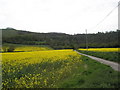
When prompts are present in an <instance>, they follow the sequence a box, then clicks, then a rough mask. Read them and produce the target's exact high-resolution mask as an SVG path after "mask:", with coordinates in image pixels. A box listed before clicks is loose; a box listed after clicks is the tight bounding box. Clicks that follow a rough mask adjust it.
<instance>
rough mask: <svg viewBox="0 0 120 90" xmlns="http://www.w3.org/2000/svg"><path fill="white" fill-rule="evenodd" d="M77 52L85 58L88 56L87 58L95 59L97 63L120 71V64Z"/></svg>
mask: <svg viewBox="0 0 120 90" xmlns="http://www.w3.org/2000/svg"><path fill="white" fill-rule="evenodd" d="M76 52H77V53H79V54H80V55H84V56H87V57H89V58H91V59H94V60H96V61H98V62H100V63H103V64H106V65H109V66H111V67H112V68H113V69H114V70H116V71H120V64H118V63H115V62H112V61H108V60H105V59H101V58H97V57H94V56H90V55H86V54H83V53H80V52H78V51H76Z"/></svg>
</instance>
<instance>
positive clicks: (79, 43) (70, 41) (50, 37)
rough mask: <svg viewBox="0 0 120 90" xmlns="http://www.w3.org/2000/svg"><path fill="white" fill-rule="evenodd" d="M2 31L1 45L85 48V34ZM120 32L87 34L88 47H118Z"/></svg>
mask: <svg viewBox="0 0 120 90" xmlns="http://www.w3.org/2000/svg"><path fill="white" fill-rule="evenodd" d="M0 30H2V43H3V44H4V43H14V44H25V45H49V46H50V47H52V48H54V49H64V48H85V47H86V40H85V39H86V37H85V34H75V35H69V34H65V33H36V32H29V31H23V30H16V29H13V28H6V29H0ZM119 32H120V30H116V31H110V32H106V33H103V32H98V33H96V34H88V35H87V38H88V46H89V47H91V48H96V47H120V44H119V43H118V41H119V40H118V39H119Z"/></svg>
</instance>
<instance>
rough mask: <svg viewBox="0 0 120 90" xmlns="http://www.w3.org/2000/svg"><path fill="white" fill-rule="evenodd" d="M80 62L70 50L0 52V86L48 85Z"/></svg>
mask: <svg viewBox="0 0 120 90" xmlns="http://www.w3.org/2000/svg"><path fill="white" fill-rule="evenodd" d="M81 64H82V60H81V56H80V55H79V54H77V53H76V52H74V51H73V50H49V51H33V52H11V53H2V76H3V78H2V80H3V88H51V87H57V86H56V85H57V83H58V82H59V81H60V80H64V79H65V78H67V77H68V75H70V74H72V73H74V71H75V70H77V69H78V67H79V66H80V65H81Z"/></svg>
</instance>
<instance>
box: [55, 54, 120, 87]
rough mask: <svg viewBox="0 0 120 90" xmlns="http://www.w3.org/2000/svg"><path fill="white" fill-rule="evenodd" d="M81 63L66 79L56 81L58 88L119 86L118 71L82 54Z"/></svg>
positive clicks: (119, 74)
mask: <svg viewBox="0 0 120 90" xmlns="http://www.w3.org/2000/svg"><path fill="white" fill-rule="evenodd" d="M82 60H83V62H84V63H83V64H82V65H81V66H80V67H79V69H78V70H76V72H74V73H73V74H72V75H71V76H68V78H67V79H65V80H63V81H61V82H60V83H58V86H57V87H60V88H120V72H117V71H114V70H113V69H112V68H111V67H109V66H107V65H104V64H101V63H99V62H97V61H94V60H92V59H90V58H88V57H85V56H82Z"/></svg>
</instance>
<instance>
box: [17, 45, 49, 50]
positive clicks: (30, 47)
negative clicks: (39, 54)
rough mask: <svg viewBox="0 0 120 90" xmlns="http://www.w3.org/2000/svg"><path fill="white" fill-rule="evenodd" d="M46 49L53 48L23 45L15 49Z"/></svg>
mask: <svg viewBox="0 0 120 90" xmlns="http://www.w3.org/2000/svg"><path fill="white" fill-rule="evenodd" d="M45 50H51V49H50V48H48V47H38V46H21V47H16V48H15V51H45Z"/></svg>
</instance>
